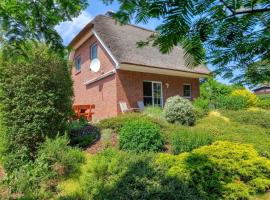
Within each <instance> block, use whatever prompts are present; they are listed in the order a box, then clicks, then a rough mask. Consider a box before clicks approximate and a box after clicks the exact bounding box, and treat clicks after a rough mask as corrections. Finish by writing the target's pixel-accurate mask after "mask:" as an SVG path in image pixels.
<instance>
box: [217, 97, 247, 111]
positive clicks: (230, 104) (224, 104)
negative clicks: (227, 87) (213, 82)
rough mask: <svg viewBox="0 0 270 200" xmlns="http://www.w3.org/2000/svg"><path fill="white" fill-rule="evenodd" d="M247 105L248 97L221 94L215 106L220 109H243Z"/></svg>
mask: <svg viewBox="0 0 270 200" xmlns="http://www.w3.org/2000/svg"><path fill="white" fill-rule="evenodd" d="M247 107H248V102H247V99H246V98H245V97H243V96H232V95H229V96H220V97H218V98H217V100H216V103H215V108H218V109H227V110H241V109H245V108H247Z"/></svg>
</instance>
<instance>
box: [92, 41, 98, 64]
mask: <svg viewBox="0 0 270 200" xmlns="http://www.w3.org/2000/svg"><path fill="white" fill-rule="evenodd" d="M95 46H96V47H97V57H96V58H98V45H97V43H93V44H92V45H91V46H90V60H93V50H92V49H93V47H95ZM94 59H95V58H94Z"/></svg>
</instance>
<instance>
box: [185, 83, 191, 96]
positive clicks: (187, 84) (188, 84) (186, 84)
mask: <svg viewBox="0 0 270 200" xmlns="http://www.w3.org/2000/svg"><path fill="white" fill-rule="evenodd" d="M185 86H190V96H185ZM183 97H184V98H187V99H191V98H192V85H191V84H190V83H184V84H183Z"/></svg>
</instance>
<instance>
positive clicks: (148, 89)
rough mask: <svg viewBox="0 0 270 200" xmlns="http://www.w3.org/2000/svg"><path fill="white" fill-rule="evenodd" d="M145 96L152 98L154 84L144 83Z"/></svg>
mask: <svg viewBox="0 0 270 200" xmlns="http://www.w3.org/2000/svg"><path fill="white" fill-rule="evenodd" d="M143 96H150V97H151V96H152V83H151V82H143Z"/></svg>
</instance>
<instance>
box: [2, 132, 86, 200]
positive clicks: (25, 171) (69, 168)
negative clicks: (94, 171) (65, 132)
mask: <svg viewBox="0 0 270 200" xmlns="http://www.w3.org/2000/svg"><path fill="white" fill-rule="evenodd" d="M68 142H69V141H68V139H67V137H66V136H61V137H57V138H56V139H55V140H51V139H46V141H45V142H44V143H43V144H42V145H41V147H40V149H39V151H38V157H37V158H36V160H35V161H29V162H28V163H27V164H25V165H23V166H21V167H20V168H19V169H17V170H14V171H13V173H9V174H7V178H6V180H5V183H7V184H8V186H9V187H10V188H11V189H12V190H11V192H12V193H16V194H20V195H21V196H22V197H23V199H49V198H50V197H51V196H52V195H53V193H54V192H56V186H57V183H58V180H60V179H62V178H64V177H68V176H70V175H71V174H73V173H75V172H77V171H78V169H79V166H80V164H81V163H83V161H84V155H83V153H82V152H81V151H80V150H79V149H76V148H72V147H70V146H68Z"/></svg>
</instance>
